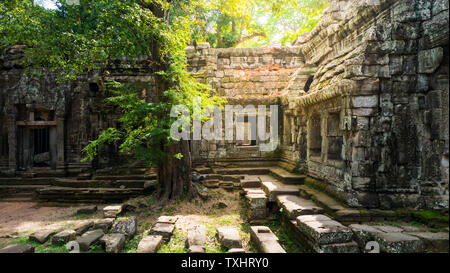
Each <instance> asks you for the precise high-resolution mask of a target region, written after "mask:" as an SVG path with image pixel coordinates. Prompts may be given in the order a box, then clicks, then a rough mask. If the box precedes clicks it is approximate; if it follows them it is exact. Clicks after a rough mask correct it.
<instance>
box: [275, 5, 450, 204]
mask: <svg viewBox="0 0 450 273" xmlns="http://www.w3.org/2000/svg"><path fill="white" fill-rule="evenodd" d="M373 3H378V4H377V5H373ZM296 46H299V47H300V48H301V50H300V51H301V55H303V56H304V59H305V63H306V64H309V65H314V66H315V67H316V73H315V74H314V81H313V82H312V84H311V86H310V90H309V91H308V92H300V93H298V92H295V91H293V92H287V94H285V95H283V97H282V102H283V107H284V108H287V109H289V110H287V111H286V112H288V113H289V112H290V113H289V114H290V118H291V119H292V120H294V121H295V122H294V124H293V125H292V126H294V127H297V128H298V129H296V130H298V131H299V132H300V135H299V137H298V138H297V142H296V143H295V145H286V143H285V144H284V145H285V146H287V147H285V149H284V151H285V152H284V154H283V159H284V160H285V161H288V162H291V163H292V162H296V161H297V168H298V169H299V170H301V171H305V172H307V173H308V174H309V175H311V176H313V177H316V178H320V179H322V180H324V181H327V183H328V184H329V187H328V188H329V190H330V191H332V192H334V193H335V194H336V195H338V196H340V197H341V198H342V199H344V200H345V201H346V202H347V203H349V204H351V205H353V206H365V207H382V208H391V207H398V206H409V207H429V208H444V209H448V79H449V74H448V1H440V0H436V1H421V0H416V1H331V4H330V7H329V8H328V10H327V11H326V12H325V13H324V16H323V19H322V21H321V22H320V23H319V24H318V25H317V26H316V28H315V29H314V30H313V31H311V32H310V33H308V34H306V35H304V36H302V37H300V38H299V39H298V41H297V43H296ZM333 113H334V114H333ZM311 122H313V123H315V122H320V124H321V126H320V127H321V128H319V130H320V134H319V135H320V136H321V138H322V141H321V144H322V145H321V153H319V154H320V155H319V156H318V155H317V154H315V153H314V149H311V147H310V146H311V144H313V146H314V145H315V143H312V141H311V143H310V142H308V135H310V136H311V135H314V136H315V135H317V134H315V132H314V128H310V127H309V123H311ZM330 128H331V129H330ZM336 128H339V130H337V131H336ZM316 129H317V128H316ZM336 135H339V136H340V137H342V140H340V141H341V142H342V144H341V156H340V158H339V159H338V160H336V156H335V154H333V153H334V152H335V151H336V145H335V144H336V142H335V140H336ZM305 142H306V144H305ZM330 142H331V144H330ZM288 144H289V143H288ZM313 148H314V147H313ZM330 150H331V151H332V152H331V154H330ZM330 155H331V158H330Z"/></svg>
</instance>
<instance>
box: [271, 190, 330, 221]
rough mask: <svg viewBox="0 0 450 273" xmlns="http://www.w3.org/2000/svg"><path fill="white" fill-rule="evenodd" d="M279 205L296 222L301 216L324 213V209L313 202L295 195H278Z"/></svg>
mask: <svg viewBox="0 0 450 273" xmlns="http://www.w3.org/2000/svg"><path fill="white" fill-rule="evenodd" d="M276 201H277V204H278V206H279V207H280V208H282V209H283V213H284V214H285V215H286V216H287V217H288V218H289V219H290V220H295V219H296V218H297V217H298V216H301V215H313V214H321V213H323V209H322V208H321V207H319V206H317V205H316V204H315V203H314V202H313V201H311V200H307V199H304V198H302V197H299V196H295V195H278V196H277V197H276Z"/></svg>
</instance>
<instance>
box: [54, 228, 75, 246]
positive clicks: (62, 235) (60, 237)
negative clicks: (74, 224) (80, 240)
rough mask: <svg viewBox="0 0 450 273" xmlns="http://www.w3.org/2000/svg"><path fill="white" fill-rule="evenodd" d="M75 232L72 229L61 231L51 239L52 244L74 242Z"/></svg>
mask: <svg viewBox="0 0 450 273" xmlns="http://www.w3.org/2000/svg"><path fill="white" fill-rule="evenodd" d="M76 236H77V232H76V231H75V230H73V229H69V230H63V231H61V232H59V233H57V234H55V235H53V237H52V244H65V243H67V242H69V241H73V240H75V238H76Z"/></svg>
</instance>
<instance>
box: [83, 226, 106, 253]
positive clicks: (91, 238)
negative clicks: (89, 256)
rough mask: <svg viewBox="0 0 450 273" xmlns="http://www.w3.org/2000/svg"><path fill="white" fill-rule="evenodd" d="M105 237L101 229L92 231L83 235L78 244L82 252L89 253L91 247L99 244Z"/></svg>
mask: <svg viewBox="0 0 450 273" xmlns="http://www.w3.org/2000/svg"><path fill="white" fill-rule="evenodd" d="M103 235H105V233H104V232H103V230H101V229H96V230H91V231H88V232H86V233H85V234H83V235H82V236H81V237H80V238H78V239H77V240H76V242H77V243H78V245H79V246H80V250H81V251H88V250H89V248H90V247H91V245H95V244H96V243H97V242H99V240H100V238H102V237H103Z"/></svg>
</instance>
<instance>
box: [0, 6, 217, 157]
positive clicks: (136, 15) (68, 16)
mask: <svg viewBox="0 0 450 273" xmlns="http://www.w3.org/2000/svg"><path fill="white" fill-rule="evenodd" d="M175 2H176V1H175ZM145 4H146V5H143V4H142V3H141V1H138V0H82V1H80V5H75V6H72V5H67V4H66V2H65V1H63V0H57V1H56V5H57V7H58V8H57V9H56V10H47V9H44V8H42V7H40V6H38V5H33V1H31V0H28V1H14V0H6V1H2V2H1V3H0V19H1V20H0V34H1V35H0V48H4V47H9V46H13V45H16V44H23V45H26V56H25V58H24V65H26V66H27V67H29V68H39V67H46V68H48V69H49V70H50V71H54V72H57V73H58V75H59V77H58V80H59V81H67V80H74V79H77V78H78V77H79V76H80V75H83V74H85V73H87V72H89V71H92V70H97V71H99V72H100V78H99V81H98V82H99V85H100V87H101V88H104V89H106V92H107V93H108V92H109V93H110V94H111V95H112V96H111V97H110V98H108V99H107V100H106V102H107V103H112V104H115V105H117V106H119V107H120V109H121V110H122V114H123V115H122V117H121V118H120V119H119V122H120V128H109V129H107V130H105V131H104V132H103V133H102V134H101V135H100V136H99V137H98V139H96V140H93V141H91V142H90V143H89V145H88V146H87V147H86V148H85V149H84V150H83V151H84V153H85V155H86V158H85V160H87V159H90V160H92V159H93V158H94V157H95V156H96V155H97V152H98V147H99V146H100V145H104V144H108V143H113V142H114V143H116V144H118V145H119V149H120V151H121V152H123V153H126V154H133V155H134V156H136V157H137V158H139V159H143V160H145V161H146V162H147V163H148V164H151V163H159V162H161V161H162V160H165V159H166V157H167V155H166V154H165V153H164V145H167V144H169V143H171V142H172V141H173V140H172V139H171V138H170V134H169V132H170V131H169V130H170V125H171V124H172V123H173V122H174V120H175V119H173V118H170V115H169V113H170V109H171V108H172V106H174V105H177V104H183V105H187V106H188V107H189V109H190V110H191V111H192V110H193V107H192V105H193V98H194V97H200V98H201V101H202V105H203V106H204V108H206V107H210V106H211V105H215V104H220V103H222V102H223V100H222V99H219V98H217V97H215V96H213V94H212V93H211V89H209V88H208V86H207V85H204V84H201V83H200V82H198V81H197V80H195V79H194V77H192V75H191V74H190V73H188V72H187V70H186V53H185V47H186V46H187V44H188V43H189V40H190V36H191V35H190V33H191V29H190V26H191V24H190V23H189V18H188V17H187V16H181V15H180V16H176V15H175V16H172V18H171V20H170V22H167V21H165V20H164V19H163V18H160V17H158V16H155V14H153V13H152V10H151V9H150V7H152V6H155V5H160V6H162V8H163V10H164V11H165V12H168V11H169V10H170V9H171V8H172V6H171V5H169V4H168V1H160V0H146V1H145ZM155 48H156V49H155ZM141 56H147V61H148V63H149V65H150V66H152V68H154V69H159V71H157V72H156V74H157V75H159V76H160V77H161V78H162V81H163V82H164V83H165V84H164V86H165V90H158V91H159V92H161V94H159V96H158V99H157V101H154V102H148V101H145V100H144V99H143V98H142V97H141V96H140V91H141V90H139V88H137V87H136V86H135V85H134V84H133V83H129V84H124V83H119V82H106V83H103V76H104V75H105V74H107V68H108V64H110V63H111V62H112V61H115V60H121V59H123V57H126V58H127V60H129V61H131V62H133V60H135V59H137V58H138V57H141ZM170 156H174V155H170ZM175 156H176V158H178V159H180V158H181V156H182V155H181V154H176V155H175Z"/></svg>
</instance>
